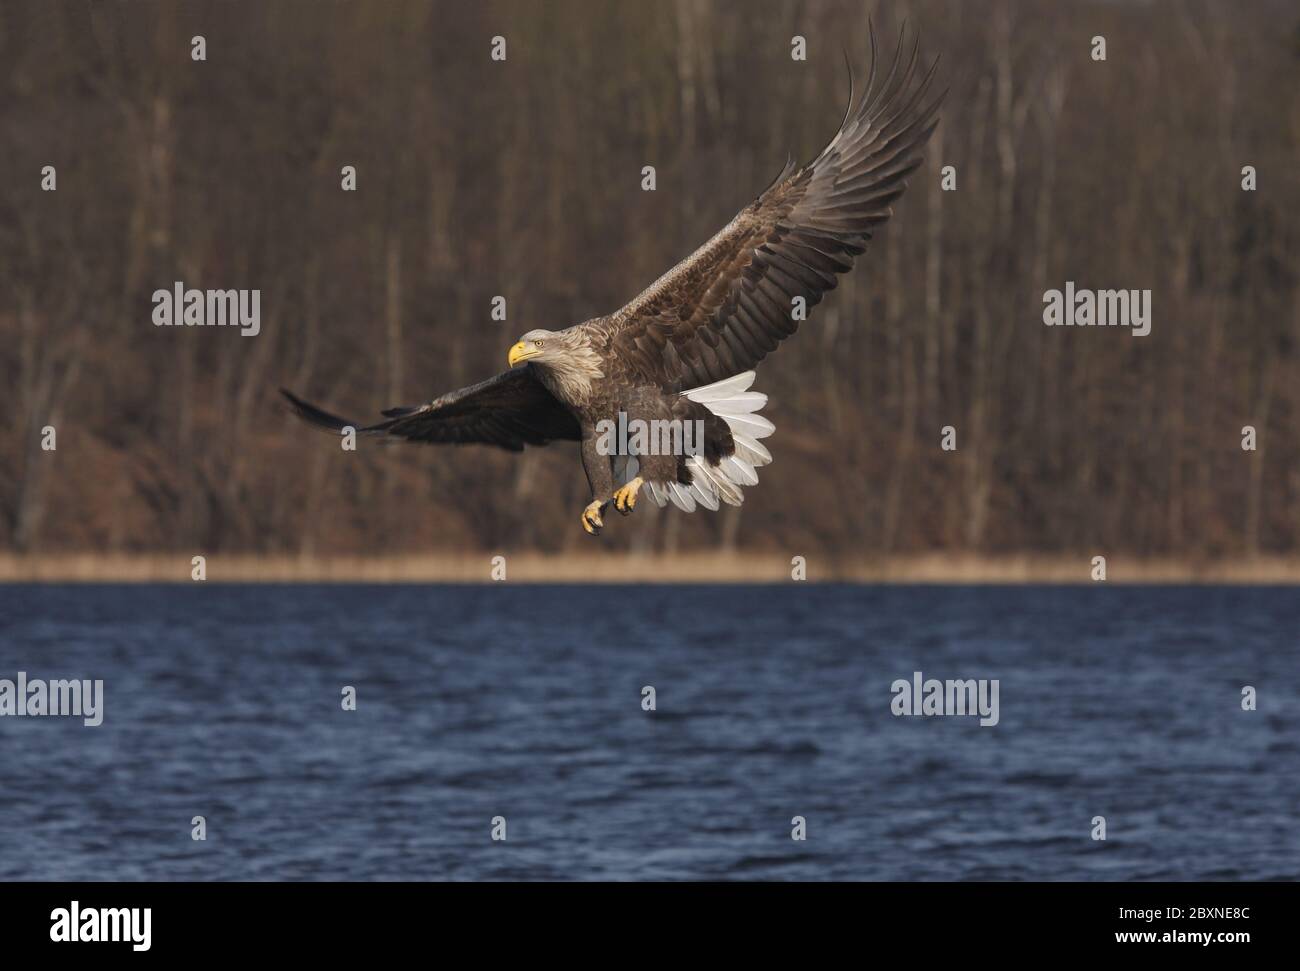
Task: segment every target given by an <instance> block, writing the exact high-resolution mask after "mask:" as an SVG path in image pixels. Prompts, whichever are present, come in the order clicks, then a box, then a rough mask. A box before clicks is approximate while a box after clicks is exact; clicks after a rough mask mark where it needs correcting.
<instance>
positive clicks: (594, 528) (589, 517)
mask: <svg viewBox="0 0 1300 971" xmlns="http://www.w3.org/2000/svg"><path fill="white" fill-rule="evenodd" d="M605 505H606V503H603V502H601V501H600V500H599V499H597V500H595V501H594V502H592V503H590V504H589V505H588V506H587V508H586V509H584V510H583V511H582V528H583V529H585V530H586V531H587V532H589V533H591V535H592V536H599V535H600V531H601V529H603V528H604V526H605V523H604V520H602V519H601V518H600V514H601V512H602V511H603V510H604V508H605Z"/></svg>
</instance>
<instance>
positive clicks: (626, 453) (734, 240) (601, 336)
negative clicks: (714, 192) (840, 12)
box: [284, 33, 943, 533]
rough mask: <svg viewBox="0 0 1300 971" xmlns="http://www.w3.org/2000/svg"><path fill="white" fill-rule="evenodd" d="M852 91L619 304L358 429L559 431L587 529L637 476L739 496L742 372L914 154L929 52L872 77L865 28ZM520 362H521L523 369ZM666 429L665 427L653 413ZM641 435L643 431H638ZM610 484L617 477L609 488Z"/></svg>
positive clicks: (752, 454)
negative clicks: (583, 477) (655, 425)
mask: <svg viewBox="0 0 1300 971" xmlns="http://www.w3.org/2000/svg"><path fill="white" fill-rule="evenodd" d="M871 53H872V57H871V73H870V76H869V77H868V81H867V86H866V88H867V90H866V93H865V94H864V95H863V96H862V98H861V100H860V101H858V102H857V103H856V104H855V103H854V98H853V95H852V93H851V94H850V97H849V107H848V110H847V111H846V112H845V115H844V121H843V123H842V124H841V126H840V130H839V132H838V133H837V134H836V135H835V137H834V138H833V139H832V140H831V141H830V143H829V144H828V145H827V146H826V148H825V149H823V151H822V152H821V154H820V155H818V156H817V158H816V159H815V160H813V161H812V162H811V163H809V164H808V165H806V166H804V167H802V168H800V169H798V170H793V166H792V165H791V164H789V163H787V165H786V168H785V170H784V171H783V172H782V173H781V174H780V175H779V176H778V177H777V179H776V180H775V181H774V182H773V184H772V185H771V186H770V187H769V188H768V189H767V190H766V191H764V192H763V193H762V194H761V195H760V196H759V197H758V198H757V199H756V200H755V201H754V202H753V203H752V204H750V205H749V206H747V207H746V208H744V209H743V210H741V211H740V213H738V214H737V215H736V217H735V218H734V219H733V220H732V221H731V222H730V223H728V224H727V225H726V226H725V227H724V228H723V229H722V230H721V231H720V232H719V233H718V234H717V235H715V236H714V237H713V238H712V239H710V240H709V241H708V242H707V243H705V244H704V245H703V246H701V247H700V248H699V249H698V250H696V251H695V252H694V253H692V254H691V255H690V256H688V257H687V258H686V259H685V260H683V261H682V262H681V263H679V264H677V266H675V267H673V268H672V269H671V270H669V271H668V272H667V273H666V274H664V275H663V276H662V277H660V278H659V279H658V280H657V281H655V283H653V284H652V285H651V286H650V287H648V288H647V289H646V290H645V291H644V292H642V293H641V294H640V295H639V296H637V297H636V298H635V299H634V300H632V302H631V303H629V304H627V306H625V307H623V308H622V309H621V310H619V311H617V312H615V313H613V314H610V315H609V316H607V317H598V318H595V319H594V320H588V321H586V322H584V323H581V324H577V325H575V326H573V327H569V328H567V329H566V330H562V331H554V332H553V331H545V330H536V331H530V332H529V333H527V334H525V335H524V336H523V337H522V338H521V339H520V341H519V342H518V343H517V344H516V345H515V346H514V347H513V348H512V349H511V352H510V363H511V365H512V367H511V370H509V371H506V372H504V373H503V374H500V375H497V376H496V377H494V378H490V379H488V380H487V381H484V382H482V383H480V384H477V385H474V386H472V387H469V388H465V389H463V390H461V391H456V392H452V393H451V394H448V395H444V396H442V397H441V398H438V399H436V400H434V401H432V402H430V403H428V404H426V405H422V406H419V407H416V408H404V409H392V410H390V411H388V412H385V415H386V417H387V420H386V421H383V422H379V423H378V424H374V425H369V426H354V427H356V428H357V431H358V432H359V433H362V434H370V435H382V436H386V437H389V438H399V439H408V440H411V441H422V442H455V443H469V442H480V443H485V444H491V445H498V446H500V447H503V448H508V449H512V450H516V451H518V450H520V449H522V448H523V447H524V445H545V444H547V443H549V442H551V441H557V440H565V439H569V440H577V441H580V442H581V443H582V446H581V450H582V458H583V464H584V467H585V468H586V472H587V478H588V481H589V483H590V485H591V490H592V502H591V503H590V505H588V506H587V508H586V509H585V510H584V512H583V519H582V523H583V526H584V528H586V529H587V531H588V532H593V533H594V532H599V530H600V528H601V525H602V519H601V513H602V512H603V510H604V508H605V506H606V505H607V504H608V503H609V502H611V501H613V502H614V504H615V506H616V508H618V509H619V511H620V512H625V513H626V512H630V511H631V508H632V506H633V505H634V504H635V502H636V498H637V494H638V489H639V488H640V487H641V486H642V485H646V486H648V487H649V491H650V493H651V496H652V498H653V499H654V500H655V501H656V502H657V503H659V504H660V505H664V504H666V503H667V502H668V501H672V502H673V503H674V504H676V505H678V506H680V507H681V508H683V509H687V510H688V511H689V510H690V509H693V508H694V506H695V505H696V504H697V503H699V504H701V505H704V506H706V507H707V508H711V509H716V508H717V507H718V502H719V500H720V501H722V502H728V503H732V504H736V505H738V504H739V503H740V501H741V499H742V494H741V487H742V486H745V485H753V484H754V483H756V482H757V475H756V473H755V472H754V469H755V467H757V466H761V465H764V464H766V463H767V462H769V461H771V456H770V454H768V452H767V450H766V449H765V448H763V446H762V445H761V444H760V443H759V441H758V439H760V438H762V437H764V436H766V435H767V434H770V433H771V431H772V425H771V423H770V422H768V421H767V420H766V419H763V418H761V417H760V416H758V415H757V411H758V409H759V408H761V407H762V405H763V403H764V402H765V401H766V398H765V397H764V396H763V395H760V394H756V393H754V392H750V391H748V390H747V389H748V387H749V384H750V383H751V382H752V380H753V374H752V369H753V368H754V367H755V365H757V364H758V363H759V362H760V361H761V360H763V358H764V357H766V356H767V355H768V354H769V353H770V352H771V351H773V350H775V349H776V346H777V345H778V344H779V343H780V342H781V341H782V340H784V339H785V338H787V337H789V336H790V335H791V334H793V333H794V332H795V330H796V328H797V327H798V323H799V319H798V317H797V316H796V315H795V312H794V311H795V307H796V302H797V301H798V300H802V301H803V309H804V310H805V311H806V310H809V309H811V308H812V307H813V306H815V305H816V304H817V303H818V302H820V300H821V298H822V296H823V294H825V293H826V292H827V291H828V290H832V289H834V288H835V286H836V284H837V282H838V276H839V275H840V274H842V273H845V272H847V271H848V270H849V269H851V268H852V266H853V259H854V257H856V256H858V255H859V254H861V253H862V252H863V251H864V250H865V248H866V244H867V241H868V240H869V239H870V238H871V233H872V231H873V230H874V228H875V227H876V226H878V225H879V224H881V223H883V222H885V221H886V220H887V219H889V217H890V216H891V215H892V209H891V208H890V205H891V203H893V202H894V201H895V200H896V199H898V197H899V196H901V195H902V194H903V191H904V189H905V188H906V187H907V183H906V178H907V176H908V175H909V174H910V173H911V172H913V171H914V170H915V169H916V168H917V167H918V166H919V165H920V164H921V162H922V160H923V157H922V154H921V153H922V149H923V148H924V146H925V143H926V142H927V140H928V139H929V137H930V135H931V133H932V132H933V131H934V128H935V126H936V125H937V124H938V117H937V114H938V108H939V104H940V103H941V101H942V100H943V96H942V95H940V96H939V97H937V98H933V99H931V100H928V101H927V99H926V94H927V91H928V90H929V87H930V83H931V81H932V79H933V77H934V72H935V68H936V67H937V63H938V62H937V61H936V62H935V64H934V65H932V66H931V67H930V68H929V70H928V71H927V72H926V73H925V75H924V77H922V78H920V79H919V80H918V79H917V73H916V69H917V63H918V57H917V46H916V45H915V44H914V45H913V47H912V49H911V52H910V54H908V55H907V56H906V57H905V56H904V54H903V37H902V35H901V34H900V36H899V43H898V48H897V50H896V51H895V54H894V58H893V63H892V65H891V67H890V69H889V72H888V74H887V75H886V76H885V78H884V79H883V80H882V81H880V82H879V83H878V84H877V77H876V73H877V72H876V66H877V58H876V46H875V36H874V33H873V35H872V40H871ZM519 362H526V363H524V364H523V366H522V367H519V366H516V365H517V364H518V363H519ZM284 394H285V396H286V397H287V398H288V399H289V401H290V403H291V404H292V406H293V407H294V409H295V411H296V412H297V413H298V414H299V415H300V416H302V417H303V418H305V419H306V420H308V421H310V422H312V423H314V424H316V425H320V426H322V427H326V428H330V429H334V430H339V429H341V428H343V427H345V426H347V425H349V424H352V423H350V422H347V421H345V420H344V419H341V418H338V417H336V416H334V415H331V414H329V413H328V412H324V411H321V410H320V409H318V408H316V407H315V406H313V405H310V404H307V403H306V402H304V401H301V400H300V399H298V398H296V397H294V396H293V395H291V394H289V392H287V391H286V392H284ZM620 417H622V418H623V419H624V420H625V421H629V422H642V423H644V424H646V425H649V424H650V423H652V422H656V421H659V422H669V423H671V422H679V423H680V422H699V423H700V425H699V426H692V427H700V428H702V429H703V432H704V435H703V439H704V440H703V443H702V449H700V448H698V447H697V448H696V449H695V450H694V451H695V452H697V453H699V454H680V453H678V454H667V455H665V454H651V453H649V452H647V451H646V450H645V449H644V446H643V445H642V446H638V447H631V448H627V449H622V446H621V445H620V450H619V451H615V452H611V451H610V437H609V435H608V434H607V433H608V430H609V424H608V423H610V422H613V423H617V422H618V421H619V419H620ZM664 427H667V426H664ZM652 439H653V436H652ZM616 483H617V484H619V485H621V486H622V488H619V489H618V490H617V491H616V490H615V485H616Z"/></svg>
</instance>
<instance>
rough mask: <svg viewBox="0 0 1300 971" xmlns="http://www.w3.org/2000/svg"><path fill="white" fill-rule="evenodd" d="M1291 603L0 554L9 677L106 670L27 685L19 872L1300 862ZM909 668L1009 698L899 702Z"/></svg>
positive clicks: (18, 773) (930, 873)
mask: <svg viewBox="0 0 1300 971" xmlns="http://www.w3.org/2000/svg"><path fill="white" fill-rule="evenodd" d="M1298 631H1300V591H1298V590H1294V589H1271V588H1194V589H1193V588H1187V589H1181V588H1124V587H1115V586H1106V587H1083V588H1049V587H1031V588H992V589H990V588H962V587H927V588H871V587H865V588H864V587H827V586H812V585H801V584H790V585H788V586H778V587H736V586H727V587H589V588H584V587H527V586H519V585H511V584H500V585H494V586H486V587H436V586H434V587H427V586H384V587H363V586H343V587H323V586H322V587H313V586H260V587H256V586H250V587H239V586H220V585H215V584H208V585H198V584H194V585H185V586H153V587H127V586H66V587H25V586H9V587H0V678H8V679H11V680H13V679H15V678H16V675H17V671H19V670H24V671H26V672H27V673H28V676H29V678H37V677H39V678H59V677H69V678H102V679H103V680H104V682H105V688H104V692H105V706H104V707H105V718H104V724H103V725H102V726H101V727H99V728H87V727H84V726H83V725H82V723H81V721H80V720H79V719H71V718H27V717H24V718H12V717H5V718H0V879H3V880H14V879H18V880H33V879H44V880H55V879H102V880H110V879H116V880H136V879H156V880H174V879H194V880H208V879H217V880H304V879H308V880H310V879H343V880H377V879H414V880H446V879H452V880H465V879H564V880H568V879H660V880H675V879H799V880H915V879H922V880H954V879H984V880H1016V879H1045V880H1157V879H1170V880H1183V879H1210V880H1228V879H1297V878H1300V836H1298V835H1297V827H1296V817H1295V813H1296V807H1297V806H1300V745H1298V744H1297V728H1296V725H1297V715H1298V714H1300V664H1298V663H1297V646H1296V636H1297V632H1298ZM916 670H920V671H922V672H924V673H925V675H926V676H927V677H936V678H989V679H992V678H997V679H998V680H999V682H1000V695H999V700H1000V723H999V724H998V725H997V726H996V727H990V728H982V727H980V726H979V725H978V723H977V720H976V719H974V718H960V717H956V718H918V717H911V718H909V717H895V716H893V715H892V714H891V712H890V701H891V699H892V695H891V693H890V685H891V683H892V682H893V681H894V680H895V679H898V678H905V679H907V678H910V677H911V675H912V672H913V671H916ZM1246 684H1249V685H1253V686H1254V687H1255V688H1256V689H1257V690H1258V698H1259V701H1258V704H1259V710H1258V711H1254V712H1246V711H1242V709H1241V702H1240V699H1241V688H1242V686H1243V685H1246ZM344 685H353V686H355V687H356V689H357V699H358V708H357V710H356V711H352V712H346V711H343V710H342V708H341V705H340V699H341V690H342V688H343V686H344ZM645 685H653V686H654V687H655V689H656V692H657V709H658V710H657V711H655V712H652V713H648V712H645V711H643V710H642V707H641V697H642V695H641V692H642V687H643V686H645ZM196 815H202V816H204V817H206V819H207V828H208V839H207V840H206V841H205V842H197V841H194V840H192V839H191V836H190V833H191V819H192V817H194V816H196ZM797 815H798V816H803V817H805V818H806V820H807V832H808V839H807V840H806V841H803V842H796V841H794V840H791V838H790V832H791V828H792V826H791V819H792V817H794V816H797ZM1098 815H1101V816H1105V817H1106V821H1107V823H1106V824H1107V837H1108V838H1107V840H1106V841H1105V842H1097V841H1094V840H1092V839H1091V838H1090V831H1091V828H1092V823H1091V820H1092V818H1093V817H1094V816H1098ZM494 816H504V817H505V818H506V821H507V822H506V827H507V829H506V832H507V836H508V839H507V841H506V842H504V843H502V842H493V841H492V840H491V839H490V833H491V820H492V817H494Z"/></svg>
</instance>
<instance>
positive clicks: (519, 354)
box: [506, 341, 542, 367]
mask: <svg viewBox="0 0 1300 971" xmlns="http://www.w3.org/2000/svg"><path fill="white" fill-rule="evenodd" d="M540 353H542V352H541V349H540V348H537V347H534V346H533V345H532V344H528V343H525V342H524V341H520V342H519V343H518V344H516V345H515V346H514V347H512V348H510V353H509V354H508V355H507V356H506V361H508V362H509V364H510V366H511V367H514V366H515V365H516V364H518V363H519V362H520V361H526V360H528V359H529V358H530V357H536V356H537V355H538V354H540Z"/></svg>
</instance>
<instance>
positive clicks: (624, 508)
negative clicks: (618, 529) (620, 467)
mask: <svg viewBox="0 0 1300 971" xmlns="http://www.w3.org/2000/svg"><path fill="white" fill-rule="evenodd" d="M644 482H645V480H644V479H642V478H641V476H639V475H638V476H637V477H636V478H635V479H633V480H632V481H631V482H629V483H628V484H627V485H625V486H623V488H621V489H619V490H617V491H616V492H615V493H614V508H615V509H617V510H618V511H619V512H620V513H622V514H623V515H624V516H628V515H631V513H632V510H633V509H634V508H635V507H636V495H637V493H638V492H639V491H640V490H641V486H642V485H643V484H644Z"/></svg>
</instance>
